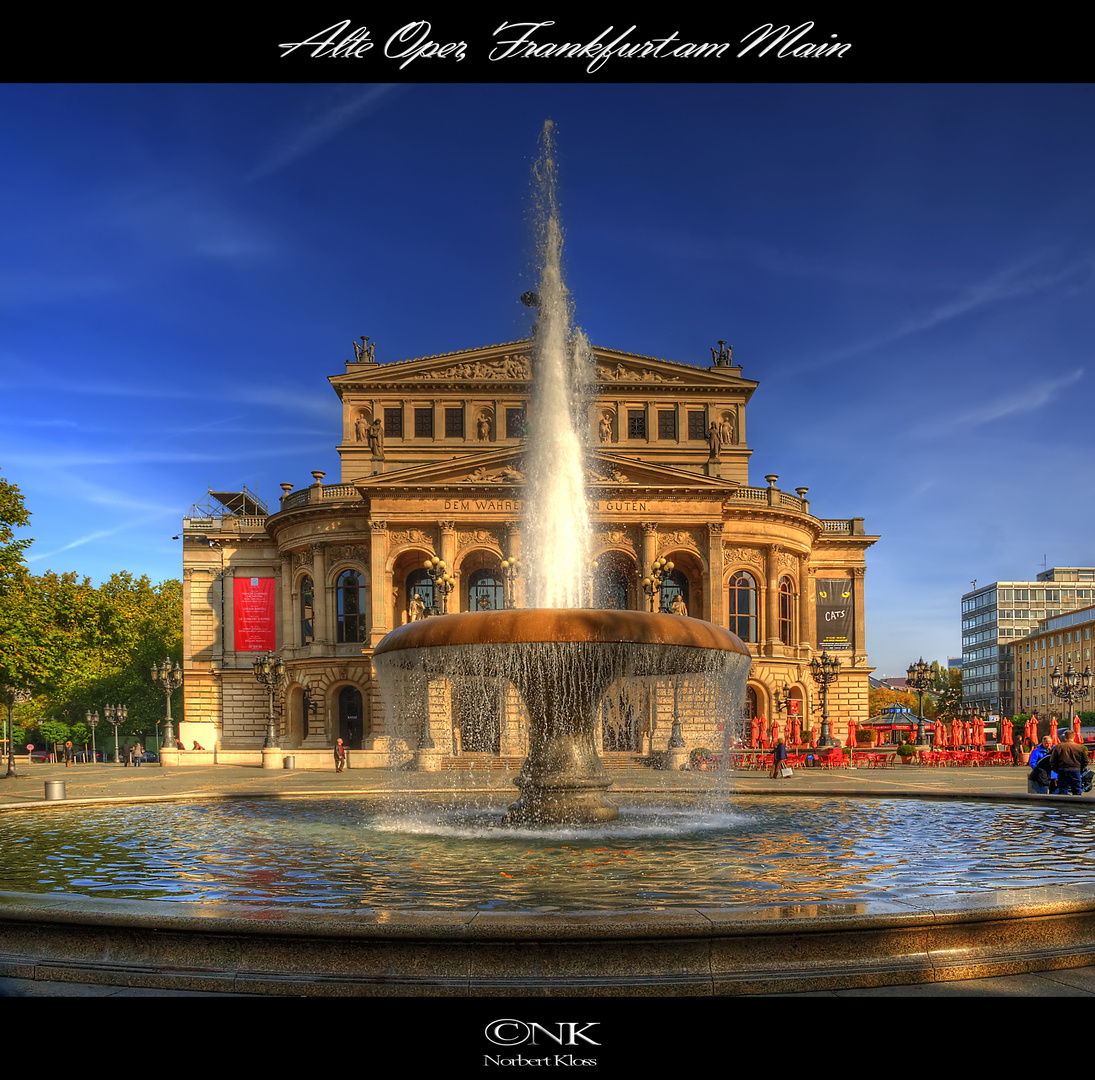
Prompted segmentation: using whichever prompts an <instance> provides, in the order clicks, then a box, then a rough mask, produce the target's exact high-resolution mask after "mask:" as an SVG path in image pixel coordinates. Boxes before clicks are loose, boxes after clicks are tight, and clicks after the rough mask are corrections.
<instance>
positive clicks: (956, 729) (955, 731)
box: [951, 719, 962, 746]
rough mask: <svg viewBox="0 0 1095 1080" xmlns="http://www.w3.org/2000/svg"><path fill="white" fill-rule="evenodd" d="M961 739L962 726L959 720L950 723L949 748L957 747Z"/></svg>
mask: <svg viewBox="0 0 1095 1080" xmlns="http://www.w3.org/2000/svg"><path fill="white" fill-rule="evenodd" d="M961 739H962V724H961V722H960V721H959V720H957V719H954V720H952V721H951V746H957V745H958V744H959V742H960V741H961Z"/></svg>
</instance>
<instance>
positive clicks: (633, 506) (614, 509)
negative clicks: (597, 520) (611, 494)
mask: <svg viewBox="0 0 1095 1080" xmlns="http://www.w3.org/2000/svg"><path fill="white" fill-rule="evenodd" d="M646 507H647V504H646V503H644V502H602V501H601V500H598V501H597V509H598V510H599V511H600V512H601V513H603V514H612V513H623V514H627V513H632V514H635V513H645V511H646Z"/></svg>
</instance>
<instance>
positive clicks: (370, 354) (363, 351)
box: [353, 334, 376, 364]
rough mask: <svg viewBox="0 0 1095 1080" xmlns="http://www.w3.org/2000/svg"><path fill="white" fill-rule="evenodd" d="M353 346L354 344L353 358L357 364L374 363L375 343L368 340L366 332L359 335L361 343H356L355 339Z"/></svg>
mask: <svg viewBox="0 0 1095 1080" xmlns="http://www.w3.org/2000/svg"><path fill="white" fill-rule="evenodd" d="M353 346H354V358H355V359H356V360H357V362H358V363H359V364H375V363H376V359H375V352H376V344H375V343H374V342H371V341H369V337H368V335H367V334H362V335H361V344H360V345H358V343H357V342H356V341H355V342H353Z"/></svg>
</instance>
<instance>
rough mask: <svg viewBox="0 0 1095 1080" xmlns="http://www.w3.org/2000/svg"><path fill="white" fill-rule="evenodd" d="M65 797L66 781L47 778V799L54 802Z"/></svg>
mask: <svg viewBox="0 0 1095 1080" xmlns="http://www.w3.org/2000/svg"><path fill="white" fill-rule="evenodd" d="M64 797H65V782H64V780H47V781H46V801H47V802H53V801H56V800H58V799H63V798H64Z"/></svg>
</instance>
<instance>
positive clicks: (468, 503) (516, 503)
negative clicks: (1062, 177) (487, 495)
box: [445, 499, 521, 514]
mask: <svg viewBox="0 0 1095 1080" xmlns="http://www.w3.org/2000/svg"><path fill="white" fill-rule="evenodd" d="M445 509H446V510H484V511H496V512H499V513H506V514H519V513H520V512H521V500H520V499H446V500H445Z"/></svg>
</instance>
